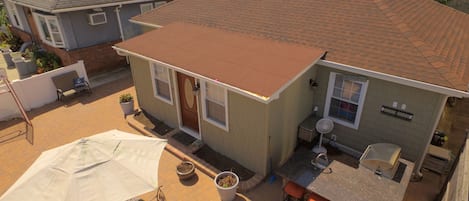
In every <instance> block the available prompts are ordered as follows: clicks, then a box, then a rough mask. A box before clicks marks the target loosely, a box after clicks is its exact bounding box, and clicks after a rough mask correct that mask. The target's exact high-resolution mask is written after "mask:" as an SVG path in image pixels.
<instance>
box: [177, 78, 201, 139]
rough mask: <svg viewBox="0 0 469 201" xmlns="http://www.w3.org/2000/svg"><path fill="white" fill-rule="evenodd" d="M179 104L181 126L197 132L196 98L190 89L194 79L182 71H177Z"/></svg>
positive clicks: (192, 86)
mask: <svg viewBox="0 0 469 201" xmlns="http://www.w3.org/2000/svg"><path fill="white" fill-rule="evenodd" d="M177 80H178V88H179V89H178V90H179V104H180V106H181V120H182V126H184V127H186V128H190V129H192V130H193V131H195V132H196V133H198V132H199V115H198V112H197V99H196V96H195V95H194V93H193V92H192V89H193V88H194V85H195V79H194V78H193V77H189V76H187V75H184V74H182V73H179V72H178V73H177Z"/></svg>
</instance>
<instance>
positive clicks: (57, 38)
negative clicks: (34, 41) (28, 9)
mask: <svg viewBox="0 0 469 201" xmlns="http://www.w3.org/2000/svg"><path fill="white" fill-rule="evenodd" d="M34 20H35V21H36V26H37V28H38V30H39V35H40V36H41V39H42V41H44V42H45V43H47V44H49V45H52V46H54V47H65V43H64V37H63V35H62V31H61V29H60V26H59V21H58V20H57V16H54V15H43V14H39V13H34Z"/></svg>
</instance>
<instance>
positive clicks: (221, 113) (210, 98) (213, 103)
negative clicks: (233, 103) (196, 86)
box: [202, 82, 228, 130]
mask: <svg viewBox="0 0 469 201" xmlns="http://www.w3.org/2000/svg"><path fill="white" fill-rule="evenodd" d="M202 92H203V93H202V96H203V97H202V100H203V111H204V118H205V120H207V121H208V122H210V123H212V124H214V125H215V126H218V127H220V128H222V129H224V130H228V107H227V105H228V104H227V102H228V101H227V92H226V89H225V88H223V87H221V86H218V85H215V84H212V83H209V82H203V83H202Z"/></svg>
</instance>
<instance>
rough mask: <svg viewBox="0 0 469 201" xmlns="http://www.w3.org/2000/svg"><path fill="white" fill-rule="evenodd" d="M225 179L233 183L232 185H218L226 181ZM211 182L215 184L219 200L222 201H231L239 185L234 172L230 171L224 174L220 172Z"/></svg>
mask: <svg viewBox="0 0 469 201" xmlns="http://www.w3.org/2000/svg"><path fill="white" fill-rule="evenodd" d="M227 177H228V178H230V179H228V180H231V181H233V182H231V183H232V185H231V186H230V185H220V183H221V181H222V180H225V181H226V180H227ZM213 182H214V183H215V186H216V187H217V190H218V194H219V195H220V199H221V200H222V201H232V200H234V198H235V197H236V189H237V188H238V185H239V177H238V175H236V174H235V173H234V172H230V171H225V172H220V173H219V174H217V176H216V177H215V179H213Z"/></svg>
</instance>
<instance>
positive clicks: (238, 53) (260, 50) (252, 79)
mask: <svg viewBox="0 0 469 201" xmlns="http://www.w3.org/2000/svg"><path fill="white" fill-rule="evenodd" d="M115 47H116V48H117V49H118V50H119V51H122V50H125V51H127V52H130V53H131V54H135V55H139V56H143V57H146V58H150V59H154V60H157V61H160V62H164V63H166V64H170V65H172V66H173V68H176V70H178V71H182V72H183V73H189V75H191V74H192V75H194V76H196V77H199V78H203V79H208V80H213V81H216V82H218V83H220V84H225V85H228V86H229V87H233V88H236V89H240V90H242V91H246V92H248V94H252V93H253V94H255V95H257V96H261V97H262V98H263V100H267V99H268V98H269V97H272V96H273V95H275V93H276V92H278V91H279V90H281V89H282V88H283V87H284V86H285V85H287V84H288V83H289V82H290V81H291V80H294V78H295V77H296V76H299V75H301V74H302V73H304V72H305V71H306V70H307V69H308V68H310V67H311V66H312V65H313V64H314V63H315V62H316V61H317V60H319V58H320V57H321V56H322V55H323V54H324V51H322V50H320V49H317V48H311V47H307V46H302V45H297V44H290V43H285V42H279V41H274V40H268V39H265V38H261V37H255V36H251V35H245V34H240V33H233V32H229V31H225V30H221V29H214V28H209V27H204V26H198V25H193V24H186V23H173V24H170V25H167V26H165V27H164V28H161V29H158V30H154V31H151V32H148V33H145V34H143V35H140V36H137V37H135V38H132V39H129V40H127V41H124V42H121V43H118V44H116V45H115Z"/></svg>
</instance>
